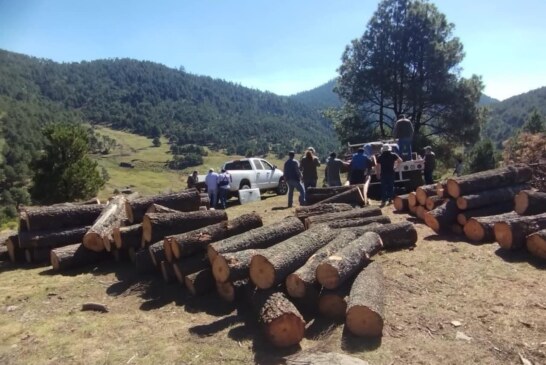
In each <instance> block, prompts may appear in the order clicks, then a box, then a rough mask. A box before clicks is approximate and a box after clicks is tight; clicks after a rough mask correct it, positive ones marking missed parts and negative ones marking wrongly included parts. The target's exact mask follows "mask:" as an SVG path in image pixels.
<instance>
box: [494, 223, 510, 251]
mask: <svg viewBox="0 0 546 365" xmlns="http://www.w3.org/2000/svg"><path fill="white" fill-rule="evenodd" d="M493 232H495V240H496V241H497V242H498V243H499V245H500V246H501V247H502V248H504V249H505V250H509V249H511V248H512V242H513V241H514V238H513V235H512V229H511V228H510V224H508V223H506V222H497V223H495V225H494V226H493Z"/></svg>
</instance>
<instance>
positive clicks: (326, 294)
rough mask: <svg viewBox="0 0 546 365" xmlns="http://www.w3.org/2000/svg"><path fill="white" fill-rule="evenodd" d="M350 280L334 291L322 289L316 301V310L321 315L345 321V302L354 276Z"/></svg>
mask: <svg viewBox="0 0 546 365" xmlns="http://www.w3.org/2000/svg"><path fill="white" fill-rule="evenodd" d="M351 279H352V280H347V281H346V282H345V283H343V285H340V286H339V287H338V288H336V289H326V288H322V290H321V291H320V295H319V299H318V309H319V313H320V314H321V315H323V316H324V317H326V318H331V319H334V320H340V319H345V314H346V313H347V300H348V299H349V293H350V291H351V286H352V285H353V282H354V279H355V278H354V276H353V277H352V278H351Z"/></svg>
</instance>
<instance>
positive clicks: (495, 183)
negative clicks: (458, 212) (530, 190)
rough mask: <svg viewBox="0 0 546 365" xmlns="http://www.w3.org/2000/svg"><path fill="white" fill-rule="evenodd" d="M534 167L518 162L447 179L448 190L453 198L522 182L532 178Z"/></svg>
mask: <svg viewBox="0 0 546 365" xmlns="http://www.w3.org/2000/svg"><path fill="white" fill-rule="evenodd" d="M532 176H533V171H532V169H531V168H530V167H529V166H527V165H524V164H517V165H512V166H508V167H503V168H500V169H494V170H487V171H482V172H477V173H474V174H470V175H465V176H461V177H457V178H452V179H448V180H447V192H448V193H449V195H450V196H451V197H453V198H458V197H460V196H462V195H469V194H474V193H477V192H480V191H485V190H490V189H495V188H502V187H505V186H511V185H516V184H522V183H525V182H527V181H529V180H531V178H532Z"/></svg>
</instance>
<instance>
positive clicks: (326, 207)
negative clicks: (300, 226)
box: [295, 203, 353, 222]
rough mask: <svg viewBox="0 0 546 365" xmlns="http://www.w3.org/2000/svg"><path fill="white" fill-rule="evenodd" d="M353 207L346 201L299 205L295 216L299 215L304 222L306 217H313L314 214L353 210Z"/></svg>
mask: <svg viewBox="0 0 546 365" xmlns="http://www.w3.org/2000/svg"><path fill="white" fill-rule="evenodd" d="M352 209H353V207H352V206H351V205H350V204H345V203H332V204H316V205H309V206H303V207H297V208H296V211H295V216H296V217H298V218H299V219H300V220H301V221H302V222H303V221H304V220H305V218H308V217H311V216H313V215H321V214H326V213H336V212H344V211H347V210H352Z"/></svg>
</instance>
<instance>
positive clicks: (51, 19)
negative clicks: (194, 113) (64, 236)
mask: <svg viewBox="0 0 546 365" xmlns="http://www.w3.org/2000/svg"><path fill="white" fill-rule="evenodd" d="M432 2H433V3H435V4H436V5H437V6H438V8H439V10H440V11H441V12H443V13H444V14H446V16H447V18H448V20H449V21H450V22H452V23H454V24H455V26H456V28H455V32H454V34H455V36H457V37H459V38H460V39H461V41H462V42H463V44H464V46H465V52H466V58H465V60H464V62H463V63H462V66H463V69H464V70H463V75H464V76H470V75H472V74H478V75H481V76H482V77H483V80H484V83H485V85H486V88H485V93H486V94H487V95H490V96H493V97H495V98H498V99H501V100H502V99H505V98H507V97H510V96H513V95H517V94H521V93H523V92H526V91H529V90H532V89H536V88H539V87H542V86H546V67H545V66H544V65H546V46H544V44H545V43H546V21H545V20H544V14H546V1H545V0H519V1H514V0H496V1H494V2H485V1H478V0H436V1H432ZM377 3H378V2H377V1H370V0H330V1H326V0H292V1H288V0H274V1H273V0H229V1H228V0H224V1H220V0H217V1H213V0H178V1H175V0H169V1H167V0H165V1H161V0H156V1H138V0H133V1H129V0H127V1H115V0H108V1H107V0H94V1H88V0H49V1H46V0H42V1H38V0H34V1H33V0H0V48H2V49H7V50H9V51H14V52H20V53H24V54H28V55H32V56H36V57H43V58H49V59H52V60H54V61H59V62H71V61H81V60H94V59H101V58H113V57H128V58H134V59H139V60H150V61H154V62H159V63H162V64H165V65H167V66H170V67H175V68H178V67H180V66H183V67H184V68H185V69H186V71H188V72H191V73H194V74H199V75H207V76H211V77H214V78H221V79H224V80H228V81H233V82H236V83H239V84H242V85H244V86H248V87H252V88H255V89H259V90H268V91H271V92H274V93H277V94H279V95H290V94H293V93H297V92H299V91H304V90H309V89H312V88H314V87H316V86H319V85H321V84H323V83H325V82H327V81H328V80H330V79H332V78H334V77H335V76H336V75H337V73H336V69H337V68H338V67H339V65H340V58H341V54H342V52H343V50H344V48H345V46H346V45H347V44H349V42H350V41H351V40H352V39H355V38H358V37H360V36H361V35H362V33H363V32H364V30H365V28H366V24H367V22H368V20H369V19H370V17H371V15H372V13H373V12H374V11H375V9H376V8H377Z"/></svg>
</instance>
